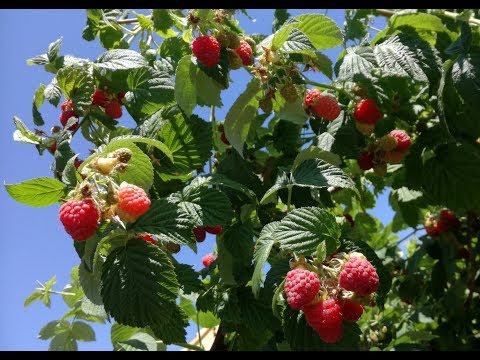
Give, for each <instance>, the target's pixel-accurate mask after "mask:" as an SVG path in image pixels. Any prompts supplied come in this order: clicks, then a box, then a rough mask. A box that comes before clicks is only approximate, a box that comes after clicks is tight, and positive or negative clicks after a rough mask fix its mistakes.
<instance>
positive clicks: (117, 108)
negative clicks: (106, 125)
mask: <svg viewBox="0 0 480 360" xmlns="http://www.w3.org/2000/svg"><path fill="white" fill-rule="evenodd" d="M105 113H106V114H107V115H108V116H110V117H111V118H112V119H118V118H120V117H122V103H121V102H120V101H118V100H112V101H109V102H106V103H105Z"/></svg>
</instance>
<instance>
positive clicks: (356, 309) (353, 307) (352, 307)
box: [342, 299, 363, 321]
mask: <svg viewBox="0 0 480 360" xmlns="http://www.w3.org/2000/svg"><path fill="white" fill-rule="evenodd" d="M342 314H343V318H344V319H345V320H347V321H357V320H358V319H360V316H362V314H363V306H362V305H360V304H355V303H354V302H352V301H350V300H348V299H345V300H344V301H343V303H342Z"/></svg>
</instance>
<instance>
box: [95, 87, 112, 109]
mask: <svg viewBox="0 0 480 360" xmlns="http://www.w3.org/2000/svg"><path fill="white" fill-rule="evenodd" d="M107 100H108V98H107V94H105V92H104V91H103V90H101V89H95V92H94V93H93V95H92V105H98V106H101V107H105V103H106V102H107Z"/></svg>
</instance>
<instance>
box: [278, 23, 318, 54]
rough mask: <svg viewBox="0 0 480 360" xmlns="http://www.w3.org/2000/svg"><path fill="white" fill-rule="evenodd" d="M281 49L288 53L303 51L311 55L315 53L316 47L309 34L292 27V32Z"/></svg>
mask: <svg viewBox="0 0 480 360" xmlns="http://www.w3.org/2000/svg"><path fill="white" fill-rule="evenodd" d="M280 50H281V51H282V52H286V53H302V54H306V55H310V56H314V55H315V47H314V46H313V44H312V43H311V42H310V40H309V39H308V36H307V35H305V34H304V33H303V32H301V31H300V30H298V29H295V28H291V29H290V33H289V34H288V37H287V39H286V40H285V42H284V43H283V45H282V48H281V49H280Z"/></svg>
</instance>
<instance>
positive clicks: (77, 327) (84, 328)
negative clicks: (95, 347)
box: [71, 321, 96, 341]
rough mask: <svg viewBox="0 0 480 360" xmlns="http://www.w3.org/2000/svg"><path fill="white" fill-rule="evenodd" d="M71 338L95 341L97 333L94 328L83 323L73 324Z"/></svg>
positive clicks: (75, 322)
mask: <svg viewBox="0 0 480 360" xmlns="http://www.w3.org/2000/svg"><path fill="white" fill-rule="evenodd" d="M71 337H72V338H73V339H75V340H78V341H95V340H96V337H95V332H94V331H93V329H92V327H91V326H90V325H88V324H86V323H84V322H83V321H74V322H73V323H72V330H71Z"/></svg>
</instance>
